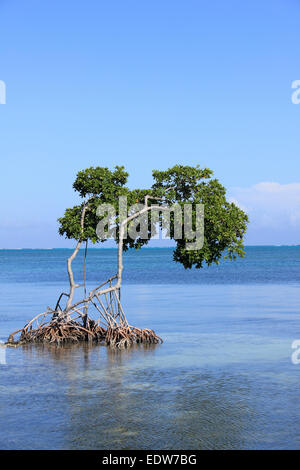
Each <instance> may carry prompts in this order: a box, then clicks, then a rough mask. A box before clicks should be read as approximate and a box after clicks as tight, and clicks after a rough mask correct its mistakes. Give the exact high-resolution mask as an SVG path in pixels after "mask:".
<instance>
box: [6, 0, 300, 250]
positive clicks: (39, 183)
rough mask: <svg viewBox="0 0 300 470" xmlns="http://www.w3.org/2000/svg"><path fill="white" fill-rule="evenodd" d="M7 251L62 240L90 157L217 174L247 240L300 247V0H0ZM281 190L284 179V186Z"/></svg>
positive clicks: (140, 181)
mask: <svg viewBox="0 0 300 470" xmlns="http://www.w3.org/2000/svg"><path fill="white" fill-rule="evenodd" d="M0 19H1V28H0V80H3V81H4V82H5V83H6V87H7V97H6V104H5V105H0V156H1V196H2V198H1V199H2V204H1V208H2V209H1V221H0V247H2V248H14V247H15V248H21V247H44V248H47V247H62V246H70V244H69V242H67V241H65V240H63V239H61V238H60V237H59V236H58V235H57V223H56V219H57V217H59V216H61V215H62V214H63V212H64V209H65V208H66V207H69V206H72V205H73V204H74V203H77V198H76V196H75V194H74V192H73V190H72V182H73V180H74V177H75V175H76V173H77V171H79V170H80V169H83V168H86V167H88V166H91V165H100V166H109V167H112V166H114V165H116V164H123V165H125V166H126V168H127V169H128V171H129V173H130V180H129V184H130V186H131V187H141V186H144V187H147V186H149V185H151V182H152V178H151V172H152V169H156V168H159V169H164V168H168V167H170V166H171V165H174V164H176V163H181V164H187V165H194V164H200V165H202V166H208V167H209V168H211V169H213V170H214V172H215V176H216V177H217V178H219V179H220V181H221V182H222V183H223V184H224V185H225V186H226V187H227V188H228V196H229V197H231V198H232V199H233V200H235V201H236V202H237V203H239V204H240V205H241V206H242V207H244V208H246V209H247V211H248V212H249V214H250V217H251V221H252V222H251V225H250V227H249V233H248V236H247V240H246V241H247V243H248V244H286V243H288V244H290V243H300V171H299V170H300V158H299V130H300V105H295V104H293V103H292V101H291V95H292V91H293V90H292V89H291V84H292V82H293V81H294V80H297V79H298V80H299V79H300V60H299V59H300V49H299V44H300V1H299V0H282V1H279V0H265V1H263V2H262V1H257V0H252V1H250V0H249V1H245V2H241V1H232V0H229V1H224V0H222V1H210V2H208V1H201V0H197V1H194V0H185V1H183V0H181V1H177V0H159V1H158V0H152V1H140V0H139V1H131V0H128V1H127V0H126V1H124V0H122V1H121V0H118V1H115V0H111V1H101V0H100V1H96V0H85V1H84V2H83V1H76V0H72V1H69V0H64V1H63V2H62V1H58V0H51V1H47V0H45V1H43V2H41V1H38V0H26V2H24V0H9V1H8V0H4V1H1V0H0ZM274 185H275V186H274Z"/></svg>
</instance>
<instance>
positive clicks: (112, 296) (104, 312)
mask: <svg viewBox="0 0 300 470" xmlns="http://www.w3.org/2000/svg"><path fill="white" fill-rule="evenodd" d="M112 279H113V278H111V279H109V280H108V281H107V282H108V283H109V287H108V288H107V289H102V290H100V289H101V287H103V284H102V285H101V286H99V287H98V288H96V289H94V290H93V291H92V292H90V294H89V296H88V298H86V299H83V300H82V301H80V302H77V303H76V304H73V305H72V306H71V308H69V309H65V310H62V309H61V307H60V301H61V298H62V296H64V295H66V294H61V295H60V297H59V299H58V301H57V304H56V307H55V309H54V310H53V309H51V308H50V307H48V309H47V311H46V312H43V313H40V314H39V315H37V316H35V317H34V318H33V319H32V320H30V322H29V323H27V324H26V325H25V326H24V327H23V328H21V329H20V330H17V331H14V332H13V333H12V334H11V335H10V336H9V338H8V344H9V345H21V344H28V343H52V344H58V345H59V344H65V343H78V342H81V341H91V342H98V343H101V342H102V343H104V344H106V345H107V346H110V347H111V348H127V347H129V346H131V345H133V344H139V343H144V344H157V343H162V339H161V338H160V337H159V336H157V335H156V333H155V332H154V331H153V330H150V329H148V328H144V329H140V328H136V327H134V326H131V325H129V323H128V321H127V319H126V316H125V314H124V311H123V308H122V305H121V302H120V290H119V288H117V287H112V286H111V280H112ZM104 284H106V283H104ZM91 308H93V311H94V313H96V315H97V320H94V319H92V318H91V316H90V314H88V312H89V309H91ZM15 337H18V339H15Z"/></svg>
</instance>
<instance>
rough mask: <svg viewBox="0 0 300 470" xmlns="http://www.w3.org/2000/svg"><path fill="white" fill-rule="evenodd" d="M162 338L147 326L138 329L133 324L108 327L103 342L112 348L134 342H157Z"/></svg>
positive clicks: (124, 346)
mask: <svg viewBox="0 0 300 470" xmlns="http://www.w3.org/2000/svg"><path fill="white" fill-rule="evenodd" d="M162 342H163V340H162V339H161V338H160V337H159V336H157V335H156V334H155V332H154V331H153V330H150V329H148V328H145V329H143V330H142V329H140V328H136V327H134V326H129V325H128V326H123V327H122V326H117V327H114V328H108V329H107V331H106V335H105V344H107V345H108V346H110V347H112V348H120V349H122V348H127V347H128V346H131V345H133V344H136V343H147V344H157V343H162Z"/></svg>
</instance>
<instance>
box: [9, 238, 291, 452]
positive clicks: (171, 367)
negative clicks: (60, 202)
mask: <svg viewBox="0 0 300 470" xmlns="http://www.w3.org/2000/svg"><path fill="white" fill-rule="evenodd" d="M69 253H70V252H69V251H68V250H9V251H6V250H1V251H0V267H1V269H0V282H1V284H0V286H1V296H0V339H1V340H2V341H4V340H5V339H6V338H7V335H8V334H9V333H10V332H11V331H12V330H14V329H16V328H18V327H21V326H23V324H24V323H25V322H26V321H28V319H30V318H31V317H32V316H33V315H34V314H35V313H39V312H40V311H43V310H44V309H45V307H47V306H48V305H50V306H53V305H54V304H55V301H56V299H57V296H58V294H59V293H60V291H61V290H63V289H66V287H67V277H66V274H65V272H64V270H65V266H66V258H67V256H68V254H69ZM79 258H81V259H79V260H78V263H77V266H76V269H75V271H76V278H77V279H78V280H79V281H80V280H81V278H82V253H81V254H80V257H79ZM115 261H116V252H115V250H106V249H102V250H90V251H89V254H88V282H89V285H91V286H93V285H94V284H96V283H97V282H98V281H100V282H101V280H102V279H103V280H104V279H105V278H106V277H107V275H111V274H112V273H113V272H114V266H115ZM299 283H300V247H259V248H254V247H249V248H247V256H246V258H245V259H243V260H239V261H237V262H235V263H229V262H227V263H224V264H223V265H222V266H219V267H211V268H209V269H203V270H201V271H190V272H186V271H184V269H182V268H181V267H180V266H179V265H177V264H176V263H173V262H172V250H170V249H144V250H141V251H140V252H139V253H136V252H129V253H127V254H126V257H125V273H124V289H123V304H124V306H125V310H126V313H127V316H128V317H129V319H130V321H131V323H132V324H135V325H137V326H141V327H150V328H153V329H154V330H155V331H156V332H157V333H158V334H159V335H160V336H162V337H163V339H164V343H163V344H162V345H158V346H155V347H136V348H133V349H130V350H127V351H117V352H114V351H110V350H109V349H107V348H106V347H104V346H87V345H79V346H70V347H68V348H57V347H49V346H48V347H46V346H44V347H42V346H41V347H39V346H34V347H30V346H27V347H21V348H17V349H5V350H3V349H2V348H1V349H0V398H1V400H0V423H1V426H0V448H2V449H68V448H71V449H111V450H113V449H296V448H300V425H299V422H300V401H299V393H298V384H299V380H300V364H299V365H294V364H293V363H292V361H291V354H292V352H293V350H292V348H291V344H292V342H293V340H294V339H300V321H299V320H300V318H299V312H300V288H299ZM3 351H5V353H4V352H3Z"/></svg>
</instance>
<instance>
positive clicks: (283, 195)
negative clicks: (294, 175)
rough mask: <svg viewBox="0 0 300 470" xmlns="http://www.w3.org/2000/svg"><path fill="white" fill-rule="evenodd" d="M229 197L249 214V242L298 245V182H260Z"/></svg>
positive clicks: (299, 216) (234, 192)
mask: <svg viewBox="0 0 300 470" xmlns="http://www.w3.org/2000/svg"><path fill="white" fill-rule="evenodd" d="M229 195H230V200H231V201H232V202H235V203H236V204H237V205H238V206H239V207H240V208H241V209H243V210H244V211H245V212H247V213H248V214H249V218H250V225H249V230H248V238H247V242H248V243H253V244H260V243H263V244H273V243H276V244H285V243H286V244H295V243H296V244H300V183H291V184H280V183H276V182H262V183H258V184H256V185H254V186H251V187H246V188H241V187H235V188H231V190H230V191H229Z"/></svg>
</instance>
